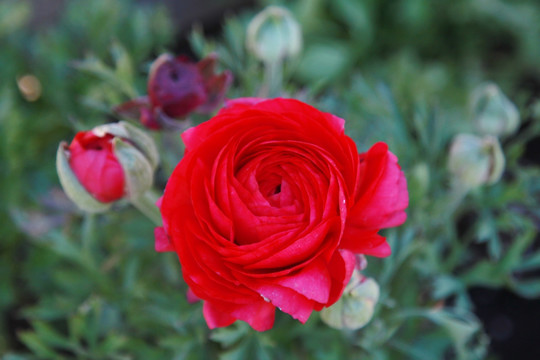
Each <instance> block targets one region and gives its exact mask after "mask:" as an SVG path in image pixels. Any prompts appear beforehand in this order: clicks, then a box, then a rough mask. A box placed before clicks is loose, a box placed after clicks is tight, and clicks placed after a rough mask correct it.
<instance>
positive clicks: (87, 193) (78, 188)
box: [56, 122, 159, 212]
mask: <svg viewBox="0 0 540 360" xmlns="http://www.w3.org/2000/svg"><path fill="white" fill-rule="evenodd" d="M158 162H159V157H158V152H157V149H156V146H155V144H154V142H153V140H152V139H151V138H150V137H149V136H148V135H146V134H145V133H144V132H143V131H141V130H139V129H137V128H136V127H134V126H133V125H130V124H129V123H126V122H120V123H115V124H107V125H102V126H98V127H96V128H94V129H92V130H90V131H81V132H79V133H77V134H76V135H75V138H74V139H73V141H72V142H71V144H69V145H68V144H67V143H66V142H62V143H60V146H59V147H58V151H57V154H56V168H57V171H58V176H59V178H60V182H61V183H62V187H63V188H64V191H65V192H66V194H67V195H68V196H69V198H70V199H71V200H72V201H73V202H74V203H75V204H77V206H79V208H81V209H82V210H85V211H88V212H102V211H105V210H107V209H108V208H109V207H110V205H111V204H112V203H113V202H115V201H117V200H120V199H122V198H137V197H139V196H141V195H142V194H143V193H144V192H146V191H147V190H148V189H149V188H150V187H151V186H152V180H153V176H154V170H155V168H156V167H157V164H158Z"/></svg>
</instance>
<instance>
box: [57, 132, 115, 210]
mask: <svg viewBox="0 0 540 360" xmlns="http://www.w3.org/2000/svg"><path fill="white" fill-rule="evenodd" d="M56 171H57V172H58V177H59V178H60V183H61V184H62V187H63V188H64V191H65V193H66V195H67V196H68V197H69V198H70V199H71V201H73V202H74V203H75V205H77V206H78V207H79V208H80V209H81V210H84V211H87V212H91V213H99V212H104V211H106V210H108V209H109V208H110V207H111V204H108V203H102V202H100V201H98V200H96V199H95V198H94V197H93V196H92V195H91V194H90V193H89V192H88V191H87V190H86V189H85V188H84V186H83V185H82V184H81V183H80V182H79V179H78V178H77V176H76V175H75V173H74V172H73V170H72V169H71V167H70V166H69V153H68V151H67V143H66V142H65V141H63V142H61V143H60V146H58V151H57V152H56Z"/></svg>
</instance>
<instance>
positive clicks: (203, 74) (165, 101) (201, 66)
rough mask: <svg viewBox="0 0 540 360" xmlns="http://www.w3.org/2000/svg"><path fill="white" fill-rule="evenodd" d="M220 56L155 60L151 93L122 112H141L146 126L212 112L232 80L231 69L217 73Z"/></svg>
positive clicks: (122, 107)
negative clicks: (195, 60) (196, 60)
mask: <svg viewBox="0 0 540 360" xmlns="http://www.w3.org/2000/svg"><path fill="white" fill-rule="evenodd" d="M216 63H217V56H216V55H214V54H212V55H209V56H207V57H206V58H204V59H203V60H201V61H200V62H199V63H194V62H190V61H189V60H188V59H187V58H186V57H185V56H178V57H173V56H172V55H170V54H163V55H161V56H160V57H159V58H157V59H156V61H154V63H153V64H152V68H151V69H150V76H149V78H148V96H144V97H141V98H138V99H134V100H131V101H128V102H126V103H124V104H122V105H119V106H118V107H116V109H115V111H116V112H118V113H119V114H122V115H128V116H129V115H133V113H134V112H135V113H136V114H137V113H138V115H137V116H139V118H140V121H141V123H142V124H143V125H145V126H146V127H148V128H150V129H161V128H162V127H163V126H164V125H173V124H174V119H183V118H185V117H186V116H188V115H189V114H190V113H192V112H199V113H210V112H212V111H214V109H215V108H216V107H217V106H218V105H219V104H220V103H221V102H222V101H223V99H224V97H225V92H226V91H227V89H228V88H229V86H230V83H231V81H232V74H231V73H230V72H229V71H224V72H223V73H221V74H219V75H216V74H215V67H216Z"/></svg>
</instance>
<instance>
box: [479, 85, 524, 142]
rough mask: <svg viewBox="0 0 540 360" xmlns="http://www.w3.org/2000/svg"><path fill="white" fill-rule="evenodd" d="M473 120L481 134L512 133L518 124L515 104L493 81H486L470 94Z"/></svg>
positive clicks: (500, 134) (499, 134) (498, 134)
mask: <svg viewBox="0 0 540 360" xmlns="http://www.w3.org/2000/svg"><path fill="white" fill-rule="evenodd" d="M471 111H472V116H473V121H474V124H475V126H476V128H477V129H478V131H479V132H481V133H482V134H487V135H493V136H502V135H510V134H513V133H514V132H515V131H516V130H517V128H518V126H519V112H518V110H517V108H516V106H515V105H514V104H513V103H512V102H511V101H510V100H509V99H508V98H507V97H506V96H505V95H504V94H503V92H502V91H501V89H500V88H499V87H498V86H497V85H496V84H494V83H486V84H483V85H481V86H479V87H478V88H476V90H474V92H473V94H472V96H471Z"/></svg>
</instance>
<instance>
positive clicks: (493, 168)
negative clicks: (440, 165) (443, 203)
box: [448, 134, 505, 188]
mask: <svg viewBox="0 0 540 360" xmlns="http://www.w3.org/2000/svg"><path fill="white" fill-rule="evenodd" d="M504 164H505V159H504V154H503V152H502V149H501V145H500V144H499V140H497V138H496V137H493V136H490V135H486V136H484V137H483V138H480V137H478V136H474V135H470V134H459V135H457V136H456V137H455V138H454V140H453V141H452V145H451V146H450V155H449V161H448V168H449V170H450V172H451V173H452V175H453V176H454V179H455V180H456V181H457V182H458V183H459V184H461V185H464V186H465V187H468V188H474V187H477V186H481V185H484V184H493V183H496V182H497V181H498V180H499V179H500V178H501V176H502V173H503V171H504Z"/></svg>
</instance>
